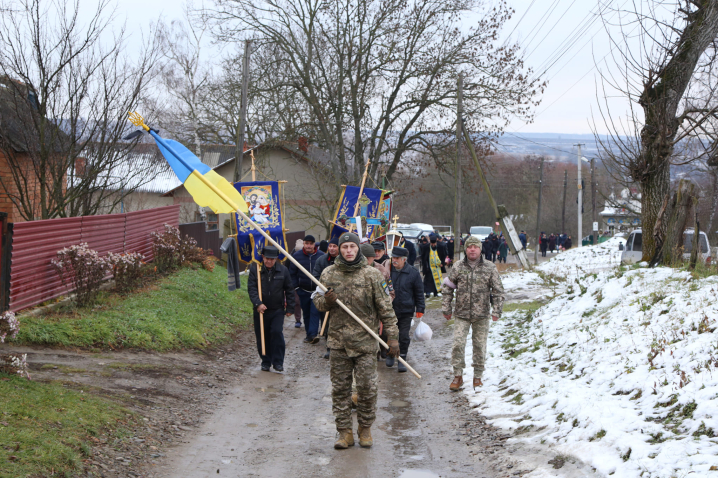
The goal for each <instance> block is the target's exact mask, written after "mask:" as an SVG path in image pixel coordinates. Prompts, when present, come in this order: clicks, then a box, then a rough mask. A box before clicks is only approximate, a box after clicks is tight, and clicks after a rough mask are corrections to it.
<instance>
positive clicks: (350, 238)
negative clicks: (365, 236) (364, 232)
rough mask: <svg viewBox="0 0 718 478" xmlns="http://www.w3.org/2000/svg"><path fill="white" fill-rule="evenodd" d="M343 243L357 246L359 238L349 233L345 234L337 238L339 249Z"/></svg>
mask: <svg viewBox="0 0 718 478" xmlns="http://www.w3.org/2000/svg"><path fill="white" fill-rule="evenodd" d="M345 242H353V243H354V244H356V245H357V246H359V236H357V235H356V234H353V233H351V232H345V233H344V234H342V235H341V236H339V247H341V246H342V244H344V243H345Z"/></svg>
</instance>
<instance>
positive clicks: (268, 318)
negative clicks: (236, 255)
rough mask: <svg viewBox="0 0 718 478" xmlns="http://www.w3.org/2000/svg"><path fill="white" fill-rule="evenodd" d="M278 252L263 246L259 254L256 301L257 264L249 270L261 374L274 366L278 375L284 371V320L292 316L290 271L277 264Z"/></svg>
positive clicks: (248, 280) (249, 284)
mask: <svg viewBox="0 0 718 478" xmlns="http://www.w3.org/2000/svg"><path fill="white" fill-rule="evenodd" d="M277 257H279V250H278V249H277V248H276V247H273V246H264V249H263V250H262V265H261V269H260V270H261V276H262V298H261V299H260V298H259V287H258V286H259V284H258V281H257V268H258V267H260V265H259V264H256V263H253V264H250V266H249V278H248V279H247V293H248V294H249V300H251V301H252V305H253V306H254V334H255V335H256V337H257V351H258V352H259V357H260V358H261V359H262V370H264V371H265V372H269V367H270V366H273V367H274V370H276V371H277V372H282V371H283V370H284V345H285V344H284V334H283V333H282V328H283V326H284V316H285V315H286V316H287V317H290V316H291V315H292V314H294V284H293V282H292V278H291V276H290V274H289V270H288V269H287V268H286V267H284V266H283V265H282V264H281V263H280V262H279V261H277ZM260 314H263V315H264V320H263V325H264V349H265V352H266V354H265V355H262V339H261V331H260V326H259V321H260Z"/></svg>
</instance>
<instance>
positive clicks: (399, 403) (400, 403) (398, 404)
mask: <svg viewBox="0 0 718 478" xmlns="http://www.w3.org/2000/svg"><path fill="white" fill-rule="evenodd" d="M389 405H391V406H392V407H399V408H401V407H408V406H409V405H410V403H409V402H405V401H404V400H394V401H393V402H389Z"/></svg>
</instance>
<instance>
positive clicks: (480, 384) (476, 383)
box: [474, 377, 484, 390]
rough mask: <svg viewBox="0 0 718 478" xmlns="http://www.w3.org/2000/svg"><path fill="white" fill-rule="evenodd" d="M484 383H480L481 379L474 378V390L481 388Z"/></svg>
mask: <svg viewBox="0 0 718 478" xmlns="http://www.w3.org/2000/svg"><path fill="white" fill-rule="evenodd" d="M483 385H484V382H482V381H481V377H474V390H475V389H476V387H482V386H483Z"/></svg>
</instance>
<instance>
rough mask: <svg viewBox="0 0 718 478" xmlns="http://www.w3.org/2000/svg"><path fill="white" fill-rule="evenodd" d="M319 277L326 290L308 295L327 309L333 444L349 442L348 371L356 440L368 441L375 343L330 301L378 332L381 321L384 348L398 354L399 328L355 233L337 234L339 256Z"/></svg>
mask: <svg viewBox="0 0 718 478" xmlns="http://www.w3.org/2000/svg"><path fill="white" fill-rule="evenodd" d="M320 280H321V282H322V284H324V285H325V286H326V287H327V288H328V290H327V291H326V292H325V293H321V292H320V290H319V289H317V292H315V294H314V305H316V307H317V309H318V310H320V311H322V312H329V313H330V314H331V316H332V320H331V321H330V322H329V332H328V338H327V346H328V347H329V348H330V349H331V350H332V352H331V354H330V356H329V365H330V377H331V381H332V411H333V412H334V418H335V423H336V426H337V432H338V435H339V437H338V439H337V441H336V443H334V448H337V449H342V448H348V447H350V446H353V445H354V435H353V432H352V415H351V413H352V399H351V393H352V373H354V376H355V378H356V384H357V392H358V394H359V396H358V403H357V421H358V422H359V429H358V430H357V434H358V435H359V445H361V446H363V447H370V446H371V445H372V443H373V442H372V438H371V430H370V427H371V425H372V423H374V419H375V418H376V398H377V378H378V377H377V371H376V363H377V359H376V356H377V352H378V351H379V345H378V343H377V341H376V339H374V338H373V337H372V336H371V335H369V333H367V331H366V330H364V329H363V328H362V327H361V325H359V324H358V323H357V322H356V321H355V320H354V319H353V318H352V317H351V316H350V315H349V314H347V313H346V312H345V311H344V309H342V308H341V307H339V306H337V305H336V301H337V299H339V300H341V301H342V302H343V303H344V304H345V305H346V306H347V307H349V309H350V310H351V311H352V312H354V313H355V314H356V315H357V316H358V317H359V318H360V319H361V320H362V321H364V323H365V324H366V325H368V326H369V328H371V329H372V330H374V331H377V332H378V331H379V321H381V322H383V323H384V330H386V331H387V334H388V337H389V340H388V341H387V342H388V345H389V353H390V354H392V355H393V356H397V355H399V341H398V338H399V329H398V327H397V325H396V315H394V309H393V308H392V306H391V299H390V298H389V292H388V285H387V283H386V281H385V280H384V277H383V276H382V274H381V272H379V271H378V270H377V269H375V268H373V267H370V266H368V264H367V260H366V258H365V257H364V256H363V255H362V254H361V252H360V250H359V237H358V236H356V235H355V234H352V233H345V234H342V235H341V236H340V238H339V256H337V258H336V260H335V262H334V265H331V266H329V267H327V268H326V269H324V271H323V272H322V275H321V279H320Z"/></svg>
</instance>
